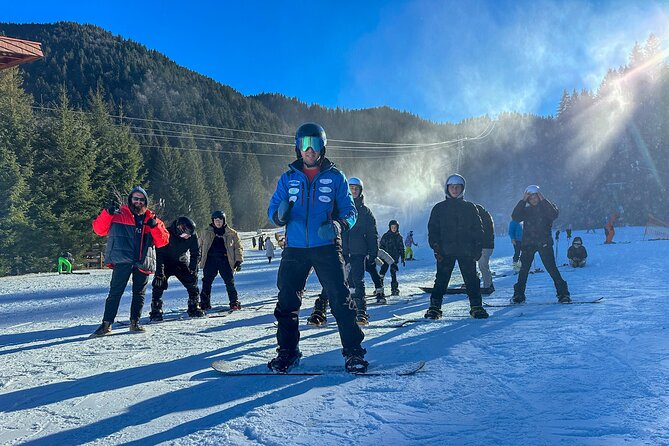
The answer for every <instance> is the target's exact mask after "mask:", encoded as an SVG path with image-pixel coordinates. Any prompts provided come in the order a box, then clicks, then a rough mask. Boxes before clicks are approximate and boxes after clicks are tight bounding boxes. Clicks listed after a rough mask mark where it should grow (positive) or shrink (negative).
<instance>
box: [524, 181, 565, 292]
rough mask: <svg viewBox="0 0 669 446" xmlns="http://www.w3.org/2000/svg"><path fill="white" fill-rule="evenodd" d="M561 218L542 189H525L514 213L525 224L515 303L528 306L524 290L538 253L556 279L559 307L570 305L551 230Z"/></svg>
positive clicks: (529, 187)
mask: <svg viewBox="0 0 669 446" xmlns="http://www.w3.org/2000/svg"><path fill="white" fill-rule="evenodd" d="M557 217H558V209H557V207H556V206H555V205H554V204H553V203H551V202H550V201H548V200H547V199H546V198H544V197H543V195H542V194H541V192H540V191H539V186H536V185H531V186H528V187H527V189H525V193H524V194H523V198H522V199H521V200H520V201H519V202H518V204H517V205H516V207H515V208H514V209H513V213H512V214H511V218H513V219H514V220H516V221H522V222H523V240H522V244H523V252H522V254H521V256H520V263H521V267H520V272H519V273H518V282H517V283H516V284H515V285H514V286H513V290H514V292H513V298H512V302H513V303H523V302H525V287H526V286H527V276H528V274H529V272H530V266H531V265H532V261H533V260H534V254H535V253H537V252H538V253H539V256H540V257H541V261H542V262H543V264H544V267H545V268H546V271H548V274H550V276H551V278H552V279H553V283H554V284H555V290H556V292H557V298H558V301H559V302H560V303H569V302H571V298H570V294H569V289H568V287H567V282H565V281H564V279H563V278H562V276H561V275H560V271H558V268H557V266H556V265H555V257H554V255H553V238H552V237H551V226H552V225H553V221H554V220H555V219H556V218H557Z"/></svg>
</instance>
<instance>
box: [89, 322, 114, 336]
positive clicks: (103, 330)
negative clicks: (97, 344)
mask: <svg viewBox="0 0 669 446" xmlns="http://www.w3.org/2000/svg"><path fill="white" fill-rule="evenodd" d="M111 331H112V329H111V322H107V321H102V324H100V326H99V327H98V328H97V330H95V331H94V332H93V333H92V334H91V335H90V336H89V337H91V338H99V337H102V336H107V335H108V334H111Z"/></svg>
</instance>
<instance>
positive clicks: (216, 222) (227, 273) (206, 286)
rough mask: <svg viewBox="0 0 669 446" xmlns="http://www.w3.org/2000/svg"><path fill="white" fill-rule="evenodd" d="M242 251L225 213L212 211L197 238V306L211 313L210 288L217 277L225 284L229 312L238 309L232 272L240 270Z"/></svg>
mask: <svg viewBox="0 0 669 446" xmlns="http://www.w3.org/2000/svg"><path fill="white" fill-rule="evenodd" d="M243 262H244V248H243V247H242V241H241V240H240V238H239V234H238V233H237V231H235V230H234V229H232V228H231V227H230V226H228V223H227V219H226V216H225V212H223V211H214V212H213V213H212V214H211V223H210V224H209V225H208V226H207V227H206V228H204V231H203V232H202V236H201V237H200V268H202V291H201V292H200V307H201V308H202V309H203V310H211V286H212V284H213V283H214V279H215V278H216V276H217V275H218V274H220V276H221V277H222V278H223V281H224V282H225V290H226V291H227V293H228V301H229V303H230V309H231V310H240V309H241V308H242V304H241V303H240V302H239V296H238V294H237V288H235V277H234V273H235V272H239V271H241V269H242V263H243Z"/></svg>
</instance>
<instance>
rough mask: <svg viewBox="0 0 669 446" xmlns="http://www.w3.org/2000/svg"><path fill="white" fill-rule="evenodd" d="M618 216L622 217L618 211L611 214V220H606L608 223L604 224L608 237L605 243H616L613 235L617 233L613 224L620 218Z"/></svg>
mask: <svg viewBox="0 0 669 446" xmlns="http://www.w3.org/2000/svg"><path fill="white" fill-rule="evenodd" d="M618 217H620V214H619V213H618V212H616V213H615V214H613V215H611V217H610V218H609V220H608V221H607V222H606V225H605V226H604V236H605V237H606V240H605V241H604V244H605V245H610V244H613V243H615V242H614V241H613V237H614V236H615V235H616V230H615V229H614V227H613V224H614V223H615V222H616V220H618Z"/></svg>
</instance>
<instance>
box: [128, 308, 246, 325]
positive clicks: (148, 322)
mask: <svg viewBox="0 0 669 446" xmlns="http://www.w3.org/2000/svg"><path fill="white" fill-rule="evenodd" d="M234 311H240V310H227V311H219V312H217V313H211V314H206V315H204V316H201V317H190V316H188V315H185V314H184V315H182V316H178V317H163V320H162V321H152V320H150V319H146V318H144V320H143V321H140V322H141V323H142V324H144V325H157V324H164V323H166V322H178V321H195V320H199V319H213V318H219V317H227V316H229V315H231V314H232V313H234ZM116 323H117V324H118V325H120V326H127V325H130V321H116Z"/></svg>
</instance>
